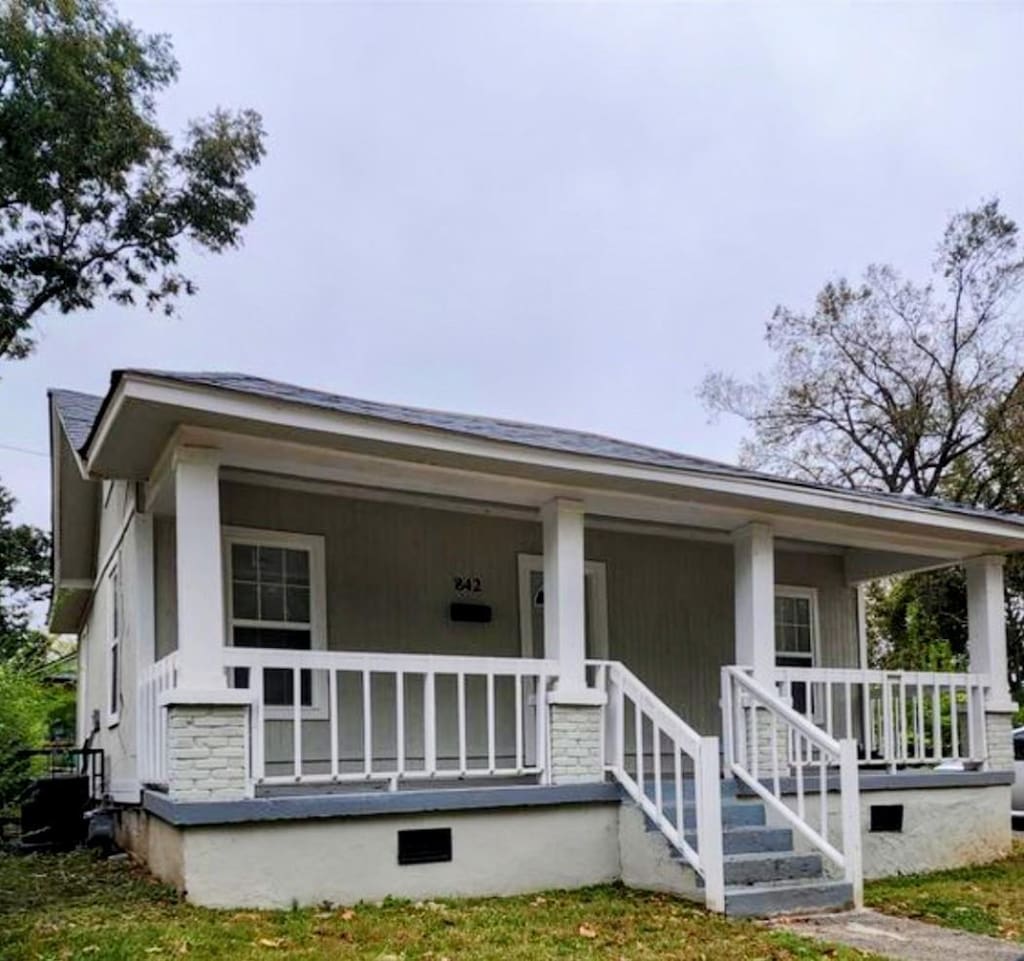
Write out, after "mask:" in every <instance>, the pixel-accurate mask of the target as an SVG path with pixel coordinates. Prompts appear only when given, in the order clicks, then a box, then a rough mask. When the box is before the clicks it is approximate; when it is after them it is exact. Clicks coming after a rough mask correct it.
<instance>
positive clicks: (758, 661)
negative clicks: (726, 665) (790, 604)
mask: <svg viewBox="0 0 1024 961" xmlns="http://www.w3.org/2000/svg"><path fill="white" fill-rule="evenodd" d="M733 552H734V557H735V607H736V624H735V628H736V663H737V664H739V665H741V666H743V667H750V668H753V671H754V680H755V681H757V682H758V683H759V684H762V685H764V686H766V687H770V686H771V683H772V670H773V668H774V667H775V547H774V542H773V537H772V530H771V528H770V527H769V526H768V525H767V524H748V525H747V526H746V527H742V528H740V529H739V530H738V531H735V532H734V533H733Z"/></svg>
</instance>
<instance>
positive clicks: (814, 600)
mask: <svg viewBox="0 0 1024 961" xmlns="http://www.w3.org/2000/svg"><path fill="white" fill-rule="evenodd" d="M775 596H776V597H777V598H778V597H793V598H797V599H798V600H806V601H809V602H810V610H811V653H810V661H809V662H808V664H807V667H818V666H819V665H820V664H821V621H820V618H819V616H818V589H817V588H816V587H800V586H797V585H794V584H776V585H775ZM775 626H776V625H775V611H774V607H773V610H772V637H773V638H774V657H773V658H772V661H773V663H772V667H773V668H776V667H778V666H779V664H778V659H779V655H780V654H781V655H782V656H783V657H802V656H803V655H802V652H800V651H780V650H779V638H778V636H777V634H776V630H775Z"/></svg>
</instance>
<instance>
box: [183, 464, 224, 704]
mask: <svg viewBox="0 0 1024 961" xmlns="http://www.w3.org/2000/svg"><path fill="white" fill-rule="evenodd" d="M219 473H220V467H219V458H218V453H217V451H215V450H207V449H200V448H189V447H183V448H181V449H180V450H178V451H177V453H176V455H175V459H174V485H175V486H174V500H175V508H176V511H177V517H176V519H175V521H176V531H177V574H178V688H179V690H182V689H191V690H193V691H204V692H215V691H220V690H225V689H226V688H227V682H226V679H225V675H224V668H223V666H222V659H221V647H222V646H223V644H224V583H223V573H222V571H223V568H222V565H221V533H220V490H219Z"/></svg>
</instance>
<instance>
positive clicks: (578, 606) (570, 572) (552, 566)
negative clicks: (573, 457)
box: [541, 498, 587, 693]
mask: <svg viewBox="0 0 1024 961" xmlns="http://www.w3.org/2000/svg"><path fill="white" fill-rule="evenodd" d="M541 520H542V522H543V524H544V656H545V657H548V658H552V659H554V660H557V661H558V670H559V677H558V684H557V689H558V690H559V691H561V692H563V693H571V692H576V691H581V690H584V689H585V688H586V686H587V681H586V670H585V667H584V661H585V659H586V599H585V598H586V595H585V584H584V561H583V504H582V503H581V502H580V501H572V500H566V499H564V498H557V499H555V500H552V501H549V502H548V503H547V504H545V505H544V507H543V508H542V509H541Z"/></svg>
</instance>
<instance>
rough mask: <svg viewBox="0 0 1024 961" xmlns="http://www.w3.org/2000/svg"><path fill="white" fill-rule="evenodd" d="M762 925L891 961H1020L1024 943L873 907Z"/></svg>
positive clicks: (782, 920)
mask: <svg viewBox="0 0 1024 961" xmlns="http://www.w3.org/2000/svg"><path fill="white" fill-rule="evenodd" d="M766 923H767V924H768V925H770V926H771V927H775V928H782V929H783V930H785V931H792V932H793V933H794V934H802V935H804V936H805V937H809V938H816V939H818V940H819V941H831V942H833V943H834V944H845V945H846V946H847V947H851V948H859V949H860V950H862V951H872V952H874V953H875V954H880V955H881V956H882V957H884V958H892V959H893V961H940V959H943V961H954V959H955V961H1024V944H1013V943H1012V942H1010V941H1000V940H997V939H996V938H988V937H985V936H983V935H980V934H967V933H966V932H964V931H953V930H952V929H950V928H940V927H938V926H937V925H934V924H925V923H924V922H922V921H911V920H909V919H907V918H893V917H889V916H888V915H885V914H879V913H878V912H877V911H851V912H846V913H843V914H819V915H815V916H813V917H807V918H779V919H778V920H776V921H768V922H766Z"/></svg>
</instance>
